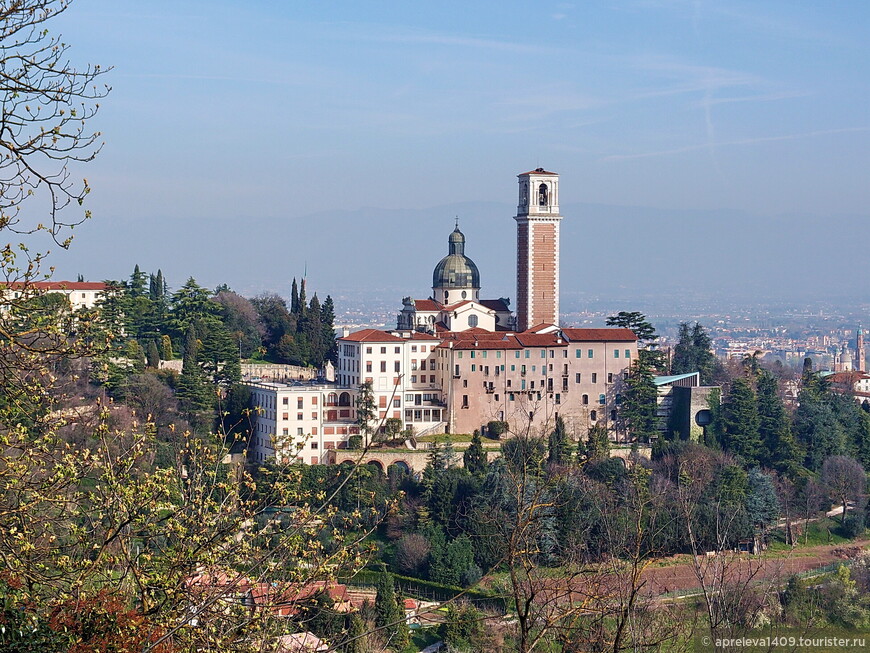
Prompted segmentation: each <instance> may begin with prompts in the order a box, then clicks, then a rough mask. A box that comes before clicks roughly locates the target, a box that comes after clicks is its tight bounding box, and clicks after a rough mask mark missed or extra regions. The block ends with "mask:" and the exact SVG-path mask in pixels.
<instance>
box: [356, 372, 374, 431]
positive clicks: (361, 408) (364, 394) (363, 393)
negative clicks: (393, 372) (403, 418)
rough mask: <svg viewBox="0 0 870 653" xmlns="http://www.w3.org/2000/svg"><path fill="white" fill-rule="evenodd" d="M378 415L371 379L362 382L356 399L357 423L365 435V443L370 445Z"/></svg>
mask: <svg viewBox="0 0 870 653" xmlns="http://www.w3.org/2000/svg"><path fill="white" fill-rule="evenodd" d="M376 415H377V412H376V409H375V394H374V392H373V391H372V384H371V381H366V382H365V383H362V384H360V386H359V393H358V394H357V401H356V423H357V426H359V432H360V434H361V435H362V436H363V443H364V445H365V446H368V445H369V443H370V442H371V437H372V432H373V430H374V426H373V424H372V422H373V420H374V419H375V416H376Z"/></svg>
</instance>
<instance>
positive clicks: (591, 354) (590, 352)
mask: <svg viewBox="0 0 870 653" xmlns="http://www.w3.org/2000/svg"><path fill="white" fill-rule="evenodd" d="M549 351H550V358H555V357H556V350H554V349H550V350H549ZM620 352H622V355H623V357H624V358H629V359H630V358H631V349H624V350H620V349H614V350H613V357H614V358H619V357H620ZM469 353H470V356H471V358H477V357H478V356H479V357H480V358H486V357H487V354H488V353H489V352H487V351H486V350H481V351H474V350H472V351H471V352H469ZM540 353H541V358H547V350H546V349H541V350H540ZM462 355H463V352H461V351H458V352H456V357H457V358H462ZM495 357H496V358H501V351H500V350H496V352H495ZM531 357H532V351H531V350H530V349H524V350H522V351H520V350H517V351H514V358H531ZM574 357H575V358H583V350H582V349H575V350H574ZM562 358H568V350H567V349H563V350H562ZM586 358H595V350H594V349H587V350H586Z"/></svg>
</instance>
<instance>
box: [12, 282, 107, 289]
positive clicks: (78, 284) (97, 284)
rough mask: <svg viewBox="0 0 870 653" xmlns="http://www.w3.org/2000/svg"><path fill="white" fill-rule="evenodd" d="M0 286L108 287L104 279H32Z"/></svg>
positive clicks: (35, 287)
mask: <svg viewBox="0 0 870 653" xmlns="http://www.w3.org/2000/svg"><path fill="white" fill-rule="evenodd" d="M0 286H8V287H12V288H34V289H35V290H105V289H106V287H107V286H106V284H104V283H103V282H102V281H31V282H30V283H23V282H21V281H16V282H12V283H0Z"/></svg>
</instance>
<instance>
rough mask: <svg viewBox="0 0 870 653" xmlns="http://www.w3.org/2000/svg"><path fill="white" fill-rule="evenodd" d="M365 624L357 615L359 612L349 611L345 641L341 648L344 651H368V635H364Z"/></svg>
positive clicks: (348, 652) (351, 652)
mask: <svg viewBox="0 0 870 653" xmlns="http://www.w3.org/2000/svg"><path fill="white" fill-rule="evenodd" d="M366 632H367V629H366V624H365V622H364V621H363V620H362V617H360V616H359V612H351V613H350V614H349V615H348V625H347V643H346V644H345V645H344V648H343V649H342V650H343V652H344V653H369V652H370V651H371V648H370V647H369V643H368V637H366Z"/></svg>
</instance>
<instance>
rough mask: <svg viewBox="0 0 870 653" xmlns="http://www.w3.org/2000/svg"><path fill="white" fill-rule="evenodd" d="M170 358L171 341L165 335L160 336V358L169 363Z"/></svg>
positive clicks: (171, 354)
mask: <svg viewBox="0 0 870 653" xmlns="http://www.w3.org/2000/svg"><path fill="white" fill-rule="evenodd" d="M172 357H173V352H172V339H171V338H170V337H169V336H167V335H163V336H160V358H162V359H163V360H165V361H169V360H172Z"/></svg>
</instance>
